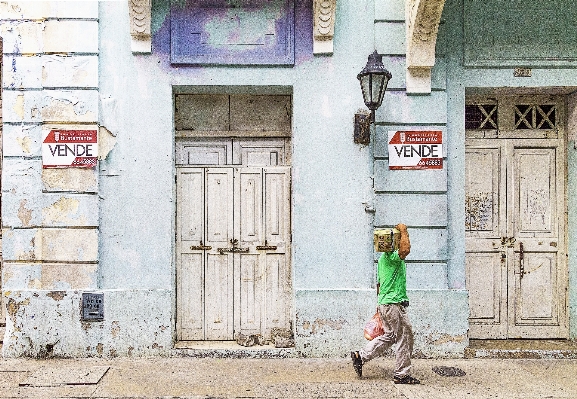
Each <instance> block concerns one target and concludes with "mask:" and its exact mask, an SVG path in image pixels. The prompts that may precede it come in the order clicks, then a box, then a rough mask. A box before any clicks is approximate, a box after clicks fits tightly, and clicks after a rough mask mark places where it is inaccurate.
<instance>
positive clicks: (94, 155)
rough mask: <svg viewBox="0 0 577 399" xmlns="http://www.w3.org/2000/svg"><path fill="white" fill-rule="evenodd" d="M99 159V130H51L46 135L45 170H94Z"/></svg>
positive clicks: (43, 152) (43, 154) (43, 163)
mask: <svg viewBox="0 0 577 399" xmlns="http://www.w3.org/2000/svg"><path fill="white" fill-rule="evenodd" d="M97 159H98V134H97V130H68V129H50V130H48V131H47V133H45V137H44V140H43V141H42V167H43V168H69V167H75V168H93V167H95V166H96V161H97Z"/></svg>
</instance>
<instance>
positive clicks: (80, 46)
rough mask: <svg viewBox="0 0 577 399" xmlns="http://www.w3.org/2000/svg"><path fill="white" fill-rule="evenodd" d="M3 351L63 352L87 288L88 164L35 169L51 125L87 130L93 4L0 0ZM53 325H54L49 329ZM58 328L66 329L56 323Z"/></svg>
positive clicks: (94, 121)
mask: <svg viewBox="0 0 577 399" xmlns="http://www.w3.org/2000/svg"><path fill="white" fill-rule="evenodd" d="M0 36H1V37H2V39H3V64H4V65H5V66H7V67H5V68H3V79H2V97H3V98H4V99H5V102H4V103H5V104H10V105H9V106H7V107H5V109H4V110H3V111H4V118H3V126H4V135H3V136H4V137H3V140H4V141H3V149H4V163H3V168H2V215H3V218H2V231H3V247H4V252H3V259H4V264H3V275H2V280H3V292H2V295H3V299H4V302H5V304H6V306H7V313H8V314H7V321H6V334H5V337H4V346H3V353H4V355H5V356H20V355H28V356H42V355H44V354H47V352H54V354H58V353H61V354H65V353H66V349H63V348H64V346H66V344H64V343H65V342H66V339H65V337H64V335H69V334H74V333H75V331H74V330H75V329H74V328H69V327H68V326H65V325H66V324H67V323H68V320H77V321H78V323H80V321H79V319H80V306H79V305H80V299H79V298H80V296H81V295H80V293H81V291H83V290H94V289H96V288H97V269H98V258H99V256H98V236H99V234H98V227H99V202H98V195H97V194H98V172H97V170H95V169H75V168H63V169H43V167H42V151H41V150H42V140H43V137H44V136H45V135H46V134H47V132H48V131H49V130H50V129H51V128H60V129H96V128H97V126H98V122H99V105H98V52H99V38H98V2H7V3H2V4H1V5H0ZM59 326H60V327H59ZM65 330H68V332H67V333H65V332H64V331H65Z"/></svg>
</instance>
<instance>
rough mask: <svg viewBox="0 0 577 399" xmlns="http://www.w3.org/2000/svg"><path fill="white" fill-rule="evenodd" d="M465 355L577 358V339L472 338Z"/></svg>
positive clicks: (509, 357) (471, 356)
mask: <svg viewBox="0 0 577 399" xmlns="http://www.w3.org/2000/svg"><path fill="white" fill-rule="evenodd" d="M464 355H465V358H466V359H473V358H494V359H577V341H572V340H562V339H560V340H535V339H506V340H505V339H503V340H500V339H495V340H477V339H471V340H469V346H468V347H467V348H465V352H464Z"/></svg>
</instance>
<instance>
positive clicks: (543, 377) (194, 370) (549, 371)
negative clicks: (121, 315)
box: [0, 357, 577, 399]
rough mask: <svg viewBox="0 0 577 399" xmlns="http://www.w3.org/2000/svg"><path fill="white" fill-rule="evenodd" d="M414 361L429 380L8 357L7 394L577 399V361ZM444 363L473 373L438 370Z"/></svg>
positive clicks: (289, 368)
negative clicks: (398, 380) (406, 381)
mask: <svg viewBox="0 0 577 399" xmlns="http://www.w3.org/2000/svg"><path fill="white" fill-rule="evenodd" d="M413 366H414V367H413V373H412V374H413V375H414V376H415V377H417V378H419V379H420V380H421V382H422V384H421V385H413V386H411V385H395V384H393V383H392V378H391V376H392V371H393V367H394V359H392V358H378V359H375V360H373V361H371V362H370V363H367V364H365V366H364V370H363V378H362V379H358V378H357V377H356V374H355V372H354V370H353V368H352V364H351V361H350V359H348V358H341V359H302V358H288V359H226V358H225V359H222V358H220V359H216V358H191V357H158V358H111V359H46V360H32V359H0V397H1V398H190V399H208V398H291V399H292V398H363V399H373V398H374V399H377V398H383V399H384V398H386V399H425V398H427V399H437V398H439V399H440V398H442V399H447V398H466V399H468V398H507V399H513V398H515V399H534V398H552V399H560V398H573V399H577V360H552V359H547V360H546V359H415V360H414V361H413ZM443 366H444V367H450V368H452V369H450V370H456V369H459V370H461V371H463V372H464V373H465V375H462V376H443V375H439V374H437V373H436V372H435V371H433V369H434V368H435V369H437V370H438V368H440V367H443ZM455 368H456V369H455ZM461 374H462V373H461Z"/></svg>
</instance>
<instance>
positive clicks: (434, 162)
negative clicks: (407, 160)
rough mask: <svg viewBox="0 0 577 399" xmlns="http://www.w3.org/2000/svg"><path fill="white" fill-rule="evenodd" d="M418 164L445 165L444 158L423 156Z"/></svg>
mask: <svg viewBox="0 0 577 399" xmlns="http://www.w3.org/2000/svg"><path fill="white" fill-rule="evenodd" d="M417 166H443V158H423V159H421V160H420V161H419V163H418V164H417Z"/></svg>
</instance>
